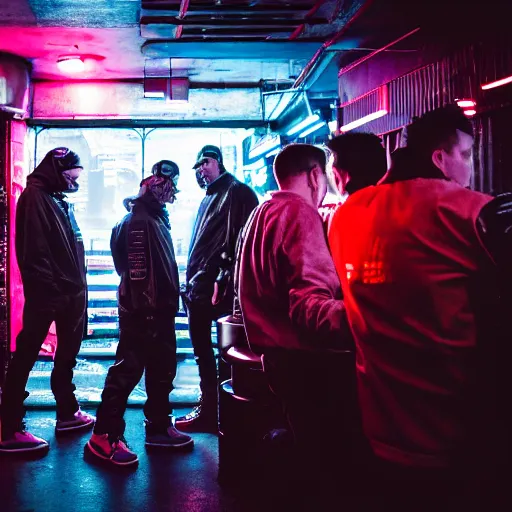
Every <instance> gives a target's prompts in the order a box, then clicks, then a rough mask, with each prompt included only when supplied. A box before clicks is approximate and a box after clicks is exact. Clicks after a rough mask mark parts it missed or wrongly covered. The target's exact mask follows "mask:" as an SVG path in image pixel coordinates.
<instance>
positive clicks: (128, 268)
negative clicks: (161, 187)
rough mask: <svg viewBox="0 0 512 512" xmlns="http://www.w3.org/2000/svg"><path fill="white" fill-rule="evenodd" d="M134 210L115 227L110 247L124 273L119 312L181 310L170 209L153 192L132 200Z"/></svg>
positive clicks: (117, 268) (120, 288)
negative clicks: (179, 306) (168, 212)
mask: <svg viewBox="0 0 512 512" xmlns="http://www.w3.org/2000/svg"><path fill="white" fill-rule="evenodd" d="M132 204H133V207H132V210H131V212H130V213H129V214H128V215H126V216H125V217H124V219H123V220H122V221H121V222H120V223H119V224H117V225H116V226H115V227H114V229H113V230H112V237H111V239H110V248H111V251H112V257H113V258H114V265H115V267H116V271H117V273H118V274H119V275H120V276H121V283H120V285H119V291H118V300H119V310H120V313H122V312H123V311H124V312H134V311H148V312H150V311H155V310H159V309H160V310H161V309H165V310H167V311H169V314H172V315H174V314H175V313H176V312H177V310H178V296H179V277H178V265H177V264H176V258H175V255H174V247H173V244H172V239H171V233H170V228H171V226H170V223H169V217H168V214H167V210H166V209H165V207H164V206H163V205H161V204H160V203H159V202H158V201H157V200H156V199H155V198H154V197H153V195H152V194H151V193H149V192H148V193H146V194H145V195H143V196H141V197H138V198H135V199H133V200H132Z"/></svg>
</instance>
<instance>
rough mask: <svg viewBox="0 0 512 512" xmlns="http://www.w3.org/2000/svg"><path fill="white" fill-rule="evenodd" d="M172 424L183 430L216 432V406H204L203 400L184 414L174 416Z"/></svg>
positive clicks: (217, 429) (217, 428)
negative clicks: (177, 416) (174, 419)
mask: <svg viewBox="0 0 512 512" xmlns="http://www.w3.org/2000/svg"><path fill="white" fill-rule="evenodd" d="M174 426H175V427H176V428H178V429H179V430H184V431H185V432H211V433H214V434H216V433H218V431H219V427H218V425H217V407H216V406H215V407H208V408H205V406H204V403H203V401H201V402H199V405H197V406H196V407H194V408H193V409H192V410H191V411H190V412H189V413H188V414H186V415H185V416H180V417H179V418H176V421H175V422H174Z"/></svg>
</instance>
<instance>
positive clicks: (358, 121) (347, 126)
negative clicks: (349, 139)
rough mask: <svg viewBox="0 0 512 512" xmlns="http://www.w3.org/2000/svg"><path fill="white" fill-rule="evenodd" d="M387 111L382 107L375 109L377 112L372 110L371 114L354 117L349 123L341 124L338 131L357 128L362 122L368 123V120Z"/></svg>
mask: <svg viewBox="0 0 512 512" xmlns="http://www.w3.org/2000/svg"><path fill="white" fill-rule="evenodd" d="M388 113H389V112H388V110H387V109H385V108H383V109H381V110H377V112H373V113H371V114H368V115H367V116H364V117H361V119H356V120H355V121H352V122H351V123H348V124H345V125H343V126H341V127H340V132H349V131H350V130H353V129H354V128H357V127H358V126H362V125H363V124H366V123H369V122H370V121H373V120H375V119H379V117H383V116H385V115H387V114H388Z"/></svg>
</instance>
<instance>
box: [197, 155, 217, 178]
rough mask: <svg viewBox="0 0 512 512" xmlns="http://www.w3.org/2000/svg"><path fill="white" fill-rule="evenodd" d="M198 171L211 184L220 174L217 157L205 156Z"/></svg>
mask: <svg viewBox="0 0 512 512" xmlns="http://www.w3.org/2000/svg"><path fill="white" fill-rule="evenodd" d="M197 171H198V172H199V174H200V175H201V176H202V177H203V178H204V180H205V181H206V183H207V184H208V185H209V184H210V183H211V182H212V181H215V180H216V179H217V178H218V177H219V176H220V168H219V162H217V160H215V158H210V157H209V156H205V157H204V158H203V159H202V160H201V165H200V166H199V168H198V169H197Z"/></svg>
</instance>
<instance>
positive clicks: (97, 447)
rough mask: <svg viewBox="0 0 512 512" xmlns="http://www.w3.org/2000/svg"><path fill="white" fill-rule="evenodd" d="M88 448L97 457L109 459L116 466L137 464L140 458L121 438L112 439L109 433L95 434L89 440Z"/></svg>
mask: <svg viewBox="0 0 512 512" xmlns="http://www.w3.org/2000/svg"><path fill="white" fill-rule="evenodd" d="M86 446H87V448H88V449H89V451H90V453H92V455H94V456H95V457H98V458H99V459H102V460H107V461H109V462H111V463H112V464H115V465H116V466H131V465H132V464H137V463H138V462H139V458H138V457H137V455H136V454H135V453H133V452H132V451H131V450H130V449H129V448H128V446H126V443H125V442H124V441H122V440H121V439H116V440H113V441H112V440H111V439H109V436H108V434H93V435H92V436H91V439H89V441H88V442H87V445H86Z"/></svg>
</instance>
